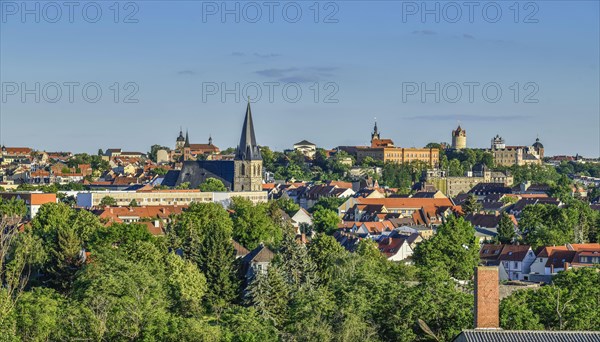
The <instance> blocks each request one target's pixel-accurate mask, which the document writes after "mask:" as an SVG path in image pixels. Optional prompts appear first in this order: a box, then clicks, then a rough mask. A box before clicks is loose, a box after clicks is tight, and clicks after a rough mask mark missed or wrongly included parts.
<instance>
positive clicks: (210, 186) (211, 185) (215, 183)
mask: <svg viewBox="0 0 600 342" xmlns="http://www.w3.org/2000/svg"><path fill="white" fill-rule="evenodd" d="M200 191H202V192H219V191H221V192H222V191H227V188H226V187H225V185H223V182H221V181H220V180H219V179H216V178H212V177H209V178H207V179H206V180H205V181H204V182H203V183H202V184H200Z"/></svg>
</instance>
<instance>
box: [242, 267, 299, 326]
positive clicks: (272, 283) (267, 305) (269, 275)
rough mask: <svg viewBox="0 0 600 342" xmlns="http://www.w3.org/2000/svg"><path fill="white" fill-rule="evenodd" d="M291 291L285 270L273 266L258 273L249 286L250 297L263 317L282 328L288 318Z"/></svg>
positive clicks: (252, 303)
mask: <svg viewBox="0 0 600 342" xmlns="http://www.w3.org/2000/svg"><path fill="white" fill-rule="evenodd" d="M290 292H291V289H290V286H289V284H288V283H287V282H286V280H285V275H284V274H283V272H282V271H281V270H280V269H279V268H278V267H277V266H271V267H269V269H268V270H267V272H259V273H258V274H256V276H255V277H254V279H253V280H252V282H251V283H250V285H249V286H248V299H249V303H250V304H251V305H252V306H253V307H254V308H255V309H256V311H257V312H258V313H259V314H260V316H261V317H263V318H264V319H266V320H268V321H270V322H272V323H273V325H274V326H275V327H278V328H281V327H283V325H284V324H285V322H286V319H287V315H288V303H289V295H290Z"/></svg>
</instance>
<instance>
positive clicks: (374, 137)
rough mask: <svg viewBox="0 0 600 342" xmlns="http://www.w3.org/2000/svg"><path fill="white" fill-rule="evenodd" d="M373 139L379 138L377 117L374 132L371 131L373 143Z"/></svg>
mask: <svg viewBox="0 0 600 342" xmlns="http://www.w3.org/2000/svg"><path fill="white" fill-rule="evenodd" d="M373 140H379V131H378V130H377V119H375V127H373V133H371V144H373Z"/></svg>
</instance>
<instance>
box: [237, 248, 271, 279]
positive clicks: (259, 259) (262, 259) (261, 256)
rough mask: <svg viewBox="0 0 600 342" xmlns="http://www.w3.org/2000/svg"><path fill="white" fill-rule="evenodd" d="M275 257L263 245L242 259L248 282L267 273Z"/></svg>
mask: <svg viewBox="0 0 600 342" xmlns="http://www.w3.org/2000/svg"><path fill="white" fill-rule="evenodd" d="M274 257H275V254H274V253H273V252H272V251H271V250H270V249H269V248H267V247H266V246H265V245H263V244H260V246H258V247H256V248H255V249H254V250H252V252H250V253H249V254H247V255H246V256H244V257H243V258H242V270H243V272H244V276H245V277H246V281H247V282H250V281H251V280H252V279H253V278H254V276H256V275H257V274H259V273H262V274H264V273H267V270H268V269H269V266H270V265H271V261H273V258H274Z"/></svg>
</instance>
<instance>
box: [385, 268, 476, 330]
mask: <svg viewBox="0 0 600 342" xmlns="http://www.w3.org/2000/svg"><path fill="white" fill-rule="evenodd" d="M415 303H418V305H415ZM472 307H473V296H472V295H471V294H468V293H465V292H463V291H461V290H459V289H457V288H456V283H455V282H454V280H452V279H451V278H450V277H449V275H448V273H447V272H445V271H444V270H443V269H437V270H427V269H423V270H422V272H421V274H420V276H419V285H417V286H412V287H409V288H406V289H404V290H403V291H399V292H398V295H397V296H396V297H395V298H394V302H393V313H392V314H391V315H390V321H389V322H387V323H386V326H389V328H387V329H389V331H390V332H391V333H392V336H394V340H395V341H431V340H438V341H452V339H453V338H454V337H456V336H457V335H458V334H459V333H460V332H461V331H462V330H463V329H468V328H470V327H472V325H473V312H472V309H471V308H472ZM419 319H420V320H422V321H424V322H425V323H426V324H427V326H428V327H429V328H430V329H431V332H432V333H433V336H430V335H428V334H427V333H426V332H424V331H423V329H421V327H420V326H419V324H418V323H417V320H419Z"/></svg>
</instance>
